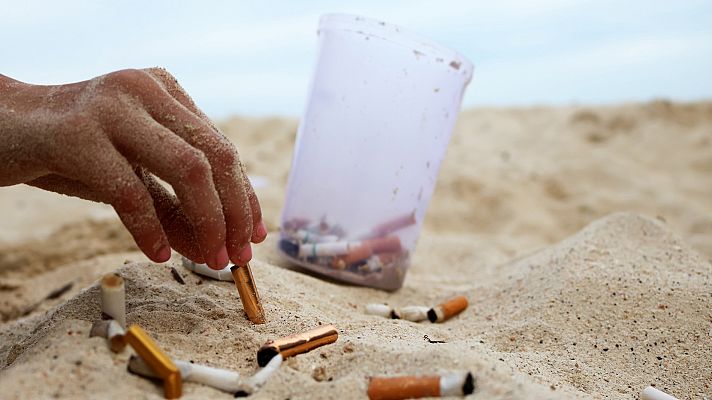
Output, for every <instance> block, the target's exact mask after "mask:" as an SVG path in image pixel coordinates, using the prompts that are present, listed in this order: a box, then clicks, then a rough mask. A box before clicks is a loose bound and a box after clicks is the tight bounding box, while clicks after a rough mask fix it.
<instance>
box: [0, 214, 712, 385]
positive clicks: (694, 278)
mask: <svg viewBox="0 0 712 400" xmlns="http://www.w3.org/2000/svg"><path fill="white" fill-rule="evenodd" d="M272 244H273V243H272ZM264 247H267V246H264ZM178 264H179V263H178V262H177V261H173V262H172V263H170V264H169V265H152V264H150V263H131V264H127V265H125V266H123V267H121V268H120V269H119V270H118V272H119V273H120V274H121V275H122V276H124V277H125V278H126V279H127V281H128V288H127V290H128V292H127V298H128V305H127V307H128V315H127V317H128V320H129V321H130V322H131V323H137V324H140V325H141V326H143V327H144V328H146V329H147V330H148V331H149V332H151V334H152V335H153V336H154V337H155V338H156V339H157V340H158V342H159V343H161V344H162V345H163V347H164V348H165V349H166V350H167V351H168V352H169V353H170V354H171V355H172V356H174V357H177V358H180V359H186V360H194V361H195V362H200V363H206V364H209V365H213V366H219V367H225V368H231V369H235V370H238V371H240V372H243V373H246V374H249V373H251V372H252V371H253V370H254V369H255V365H256V361H255V353H256V349H257V348H258V347H259V345H260V344H261V343H263V342H264V341H266V340H267V339H269V338H274V337H277V336H282V335H285V334H288V333H291V332H297V331H303V330H306V329H309V328H311V327H315V326H318V325H320V324H326V323H333V324H335V325H336V326H337V327H338V328H339V330H340V333H341V335H340V338H339V340H338V342H337V343H336V344H334V345H330V346H327V347H323V348H321V349H318V350H316V351H314V352H312V353H309V354H305V355H301V356H298V357H296V358H293V359H290V360H289V361H288V362H287V363H286V365H285V366H283V368H282V369H281V370H280V371H279V373H278V374H277V375H276V377H275V378H274V379H272V380H271V381H270V382H269V383H268V384H267V386H266V387H265V388H264V389H263V391H262V392H261V393H260V397H264V398H286V397H291V398H333V397H336V396H338V397H341V398H361V397H362V396H363V393H365V388H366V380H365V377H366V376H369V375H375V374H407V373H423V372H424V371H447V370H452V369H470V370H472V371H473V372H474V374H475V376H476V377H477V383H478V389H477V392H476V394H477V396H478V397H481V398H546V397H562V398H578V397H581V398H596V397H610V398H631V397H633V396H634V395H636V394H637V393H639V391H640V390H642V388H643V387H645V386H647V385H649V384H651V383H652V384H657V386H658V387H659V388H663V389H664V390H666V391H668V392H670V393H672V394H675V395H676V396H678V397H679V398H687V397H688V396H694V395H696V394H697V393H709V392H710V388H709V382H710V381H712V375H711V374H710V371H712V362H711V361H710V360H712V350H711V349H710V347H709V346H708V344H709V340H710V328H711V326H710V317H711V316H712V315H710V311H709V310H710V309H712V297H711V296H710V291H709V287H711V285H712V266H711V265H710V264H709V263H708V262H707V261H705V260H704V258H702V257H701V256H700V255H699V254H698V253H697V252H695V251H694V250H693V249H691V248H690V247H689V246H687V245H685V244H684V243H682V242H681V241H680V240H679V239H678V238H677V237H675V236H674V235H673V234H671V233H670V232H669V231H668V230H667V229H666V227H665V226H664V225H663V224H662V223H660V222H658V221H654V220H649V219H646V218H642V217H638V216H635V215H630V214H617V215H613V216H610V217H607V218H605V219H603V220H600V221H597V222H595V223H593V224H592V225H591V226H589V227H587V228H586V229H584V230H583V231H582V232H580V233H578V234H577V235H575V236H573V237H571V238H569V239H567V240H565V241H563V242H561V243H559V244H557V245H556V246H553V247H551V248H549V249H546V250H543V251H540V252H538V253H536V254H533V255H531V256H528V257H526V258H523V259H521V260H518V261H515V262H513V263H509V264H506V265H503V266H499V267H496V268H495V267H493V268H491V271H475V270H469V271H466V270H457V269H456V268H452V269H451V268H450V266H448V265H447V264H446V265H439V266H438V267H439V271H440V273H442V274H443V275H449V276H453V275H456V273H457V274H460V275H459V278H458V281H459V283H458V284H457V285H456V286H455V287H451V288H450V289H445V288H444V287H443V286H442V284H441V285H437V286H439V288H438V289H439V290H428V285H422V286H420V285H418V287H416V288H413V287H412V286H411V287H410V289H413V290H417V291H418V293H419V295H417V296H413V295H411V293H409V291H408V290H406V291H404V292H399V293H396V294H390V295H389V294H386V293H382V292H378V291H375V290H371V289H363V288H356V287H348V286H342V285H337V284H333V283H327V282H323V281H320V280H317V279H315V278H312V277H310V276H306V275H303V274H299V273H297V272H294V271H290V270H286V269H283V268H279V267H277V266H274V265H271V264H267V263H264V262H261V261H256V262H255V263H254V273H255V279H256V280H257V282H259V284H260V288H261V290H262V293H263V296H264V299H265V310H266V312H267V314H268V316H269V323H268V324H266V325H263V326H253V325H251V324H250V323H249V322H247V321H246V319H245V317H244V315H243V312H242V307H241V305H240V303H239V301H238V299H237V297H236V291H235V289H234V287H233V286H232V284H231V283H229V282H216V281H212V280H204V279H202V278H200V277H198V276H196V275H192V274H190V273H188V272H187V271H184V270H181V271H182V272H183V275H184V276H185V278H186V285H180V284H179V283H178V282H176V281H175V280H174V279H173V278H172V277H171V274H170V270H169V269H170V266H175V267H177V268H180V266H179V265H178ZM426 268H427V265H418V266H417V267H416V269H415V270H414V271H413V272H416V273H425V272H426V271H423V270H424V269H426ZM454 294H465V295H467V296H468V297H469V298H470V299H471V301H472V306H471V307H470V308H469V309H468V310H467V311H466V312H465V313H464V314H462V315H461V316H460V317H458V318H457V319H455V320H451V321H449V322H447V323H445V324H429V323H426V324H415V323H411V322H407V321H400V320H386V319H381V318H378V317H373V316H366V315H364V314H363V306H364V304H365V302H366V301H387V302H389V303H392V304H398V305H403V304H409V303H411V304H412V303H413V302H417V303H421V302H422V303H424V304H433V303H434V302H437V301H438V300H440V299H442V298H444V297H448V296H451V295H454ZM99 313H100V310H99V304H98V291H97V288H96V286H92V287H90V288H89V289H87V290H84V291H82V292H81V293H79V294H78V295H76V296H75V297H73V298H71V299H69V300H68V301H67V302H66V303H64V304H62V305H61V306H59V307H58V308H57V309H55V310H52V311H50V312H49V313H48V314H47V316H41V317H40V316H38V317H35V318H33V319H30V320H25V321H23V322H20V323H16V324H15V325H9V326H6V327H5V329H4V330H3V332H2V334H1V335H2V336H0V337H2V338H3V340H2V343H3V347H2V349H1V350H0V355H2V357H3V358H4V360H5V365H8V364H10V366H9V367H7V369H6V370H5V371H4V372H3V374H2V375H1V376H0V385H2V386H3V387H6V388H11V390H12V391H13V394H14V395H15V396H17V397H18V398H19V397H30V396H35V397H49V396H52V395H59V396H61V397H82V396H87V395H90V394H91V393H98V392H100V391H106V390H108V391H109V393H110V394H113V395H117V396H118V395H121V396H123V397H130V398H135V397H144V396H147V395H149V394H151V395H154V396H156V397H158V396H160V393H161V389H160V387H158V386H156V385H153V384H151V383H149V382H146V381H144V380H142V379H140V378H136V377H134V376H131V375H130V374H128V373H127V372H126V371H125V365H126V363H125V361H126V358H127V354H126V353H124V354H122V355H119V356H113V355H112V354H111V353H110V352H109V350H108V349H107V348H106V345H105V343H104V342H103V341H102V340H100V339H89V338H88V337H87V334H88V330H89V327H90V324H91V321H92V320H94V319H97V318H98V317H99ZM424 335H428V337H429V338H431V339H434V340H435V339H437V340H444V341H445V342H446V343H444V344H431V343H428V342H427V341H426V340H424V339H423V336H424ZM10 343H17V344H14V345H10ZM530 375H531V376H530ZM38 381H42V382H44V384H43V385H37V382H38ZM706 385H707V386H706ZM185 393H186V394H187V395H192V396H196V397H211V398H216V397H220V396H225V398H228V397H229V396H227V395H224V394H221V393H219V392H217V391H214V390H213V389H209V388H206V387H201V386H197V385H194V384H188V385H186V387H185ZM690 398H692V397H690Z"/></svg>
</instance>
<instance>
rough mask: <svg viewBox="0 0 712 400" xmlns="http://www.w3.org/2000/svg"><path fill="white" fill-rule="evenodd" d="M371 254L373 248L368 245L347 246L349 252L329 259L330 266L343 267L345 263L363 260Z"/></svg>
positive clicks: (349, 263)
mask: <svg viewBox="0 0 712 400" xmlns="http://www.w3.org/2000/svg"><path fill="white" fill-rule="evenodd" d="M372 254H373V250H372V249H371V247H370V246H368V245H365V244H362V245H360V246H356V247H352V248H349V252H348V253H346V255H343V256H338V257H334V259H333V260H332V261H331V266H332V267H334V268H336V269H344V268H346V266H347V265H351V264H353V263H356V262H359V261H361V260H365V259H367V258H369V257H371V255H372Z"/></svg>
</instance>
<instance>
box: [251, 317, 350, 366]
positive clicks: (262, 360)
mask: <svg viewBox="0 0 712 400" xmlns="http://www.w3.org/2000/svg"><path fill="white" fill-rule="evenodd" d="M338 338H339V332H338V331H337V330H336V328H335V327H334V325H325V326H320V327H318V328H315V329H312V330H310V331H307V332H303V333H297V334H294V335H291V336H287V337H283V338H280V339H276V340H270V341H268V342H267V343H265V344H264V345H262V347H260V349H259V350H258V351H257V364H258V365H259V366H260V367H264V366H265V365H267V363H268V362H269V361H270V360H271V359H272V358H273V357H274V356H276V355H277V354H281V355H282V358H288V357H291V356H295V355H297V354H302V353H306V352H308V351H311V350H314V349H316V348H317V347H321V346H324V345H326V344H329V343H334V342H335V341H336V340H337V339H338Z"/></svg>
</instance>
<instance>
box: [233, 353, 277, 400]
mask: <svg viewBox="0 0 712 400" xmlns="http://www.w3.org/2000/svg"><path fill="white" fill-rule="evenodd" d="M283 360H284V359H283V358H282V355H281V354H277V355H276V356H274V357H272V359H271V360H269V362H268V363H267V365H265V366H264V368H262V369H261V370H259V371H257V372H256V373H255V374H254V375H252V376H251V377H250V378H249V379H247V382H245V384H244V385H243V386H242V390H240V391H238V392H236V393H235V397H241V394H243V393H244V394H245V395H248V396H249V395H251V394H253V393H254V392H256V391H258V390H259V389H260V388H261V387H262V386H264V384H265V383H267V379H269V377H270V376H272V374H274V373H275V371H277V369H279V366H280V365H282V361H283Z"/></svg>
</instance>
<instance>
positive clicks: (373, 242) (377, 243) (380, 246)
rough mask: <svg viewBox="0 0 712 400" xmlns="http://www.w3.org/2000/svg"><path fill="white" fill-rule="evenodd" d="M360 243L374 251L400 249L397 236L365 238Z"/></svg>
mask: <svg viewBox="0 0 712 400" xmlns="http://www.w3.org/2000/svg"><path fill="white" fill-rule="evenodd" d="M362 243H363V244H364V245H366V246H369V247H370V248H371V250H373V252H374V253H400V252H401V250H402V248H401V241H400V238H399V237H398V236H386V237H383V238H375V239H367V240H364V241H363V242H362Z"/></svg>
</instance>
